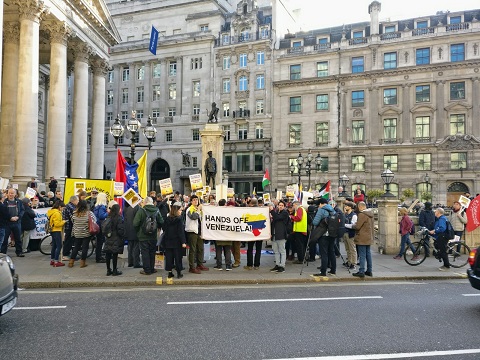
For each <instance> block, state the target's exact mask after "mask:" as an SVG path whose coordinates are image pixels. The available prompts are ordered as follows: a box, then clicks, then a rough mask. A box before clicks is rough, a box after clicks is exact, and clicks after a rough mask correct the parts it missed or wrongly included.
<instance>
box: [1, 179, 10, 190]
mask: <svg viewBox="0 0 480 360" xmlns="http://www.w3.org/2000/svg"><path fill="white" fill-rule="evenodd" d="M9 182H10V180H8V179H5V178H0V189H1V190H4V189H6V188H7V186H8V183H9Z"/></svg>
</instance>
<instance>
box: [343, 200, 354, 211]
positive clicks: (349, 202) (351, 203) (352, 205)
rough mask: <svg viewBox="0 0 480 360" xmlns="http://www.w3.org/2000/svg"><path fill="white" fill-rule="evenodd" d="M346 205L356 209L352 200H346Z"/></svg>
mask: <svg viewBox="0 0 480 360" xmlns="http://www.w3.org/2000/svg"><path fill="white" fill-rule="evenodd" d="M345 206H348V207H349V208H352V209H355V203H354V202H351V201H345Z"/></svg>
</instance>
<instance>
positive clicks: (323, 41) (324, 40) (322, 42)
mask: <svg viewBox="0 0 480 360" xmlns="http://www.w3.org/2000/svg"><path fill="white" fill-rule="evenodd" d="M318 44H328V38H320V39H318Z"/></svg>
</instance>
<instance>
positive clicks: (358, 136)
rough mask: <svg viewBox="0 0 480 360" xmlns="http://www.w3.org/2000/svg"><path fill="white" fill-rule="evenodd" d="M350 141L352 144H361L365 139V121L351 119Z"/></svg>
mask: <svg viewBox="0 0 480 360" xmlns="http://www.w3.org/2000/svg"><path fill="white" fill-rule="evenodd" d="M352 141H353V143H354V144H363V142H364V141H365V121H364V120H355V121H352Z"/></svg>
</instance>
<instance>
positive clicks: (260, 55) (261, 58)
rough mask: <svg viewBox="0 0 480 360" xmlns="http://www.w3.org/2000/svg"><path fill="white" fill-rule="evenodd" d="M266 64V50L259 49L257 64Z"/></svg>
mask: <svg viewBox="0 0 480 360" xmlns="http://www.w3.org/2000/svg"><path fill="white" fill-rule="evenodd" d="M264 64H265V52H264V51H257V65H264Z"/></svg>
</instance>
